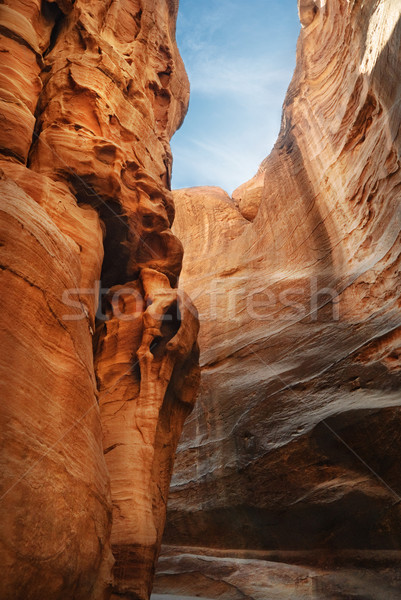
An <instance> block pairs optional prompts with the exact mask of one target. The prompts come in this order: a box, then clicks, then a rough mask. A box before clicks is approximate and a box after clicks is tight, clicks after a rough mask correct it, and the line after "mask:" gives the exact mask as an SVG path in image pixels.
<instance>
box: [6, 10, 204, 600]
mask: <svg viewBox="0 0 401 600" xmlns="http://www.w3.org/2000/svg"><path fill="white" fill-rule="evenodd" d="M177 6H178V3H177V2H176V1H174V0H160V1H158V2H153V1H152V0H121V1H119V2H93V1H88V0H76V1H75V2H74V1H72V0H71V1H70V0H57V1H56V2H54V1H46V0H44V1H42V2H41V1H40V0H21V1H20V0H6V1H5V2H2V3H1V5H0V19H1V26H0V44H1V47H0V49H1V56H2V60H1V65H0V78H1V79H0V85H1V95H0V103H1V105H0V111H1V123H2V127H1V131H0V168H1V181H0V185H1V193H2V241H1V264H2V290H3V291H2V298H3V300H2V307H3V309H2V335H3V334H4V335H3V338H2V350H3V352H2V358H1V363H0V366H1V372H2V377H1V379H2V386H3V387H4V392H3V397H4V401H3V403H2V408H1V411H2V417H1V419H2V425H3V428H2V435H1V445H2V453H1V471H2V484H1V485H2V487H1V494H0V496H1V500H0V508H1V518H2V527H1V534H0V551H1V559H0V560H1V564H2V577H1V581H0V596H1V598H2V599H4V600H6V599H11V598H12V599H13V600H16V599H18V598H21V599H22V598H24V599H28V598H29V599H32V600H34V599H35V600H36V599H38V600H39V599H40V600H43V599H44V598H46V600H56V599H59V600H66V599H67V598H68V599H72V598H74V599H77V600H78V599H82V600H89V599H94V600H95V599H100V598H103V597H109V595H110V593H111V589H109V591H107V592H105V590H106V588H107V587H108V586H109V583H110V582H111V581H113V585H112V589H113V594H114V592H115V593H116V594H118V597H119V598H122V597H127V598H140V599H143V600H145V599H147V598H148V597H149V593H150V586H151V579H152V572H153V568H154V562H155V559H156V556H157V553H158V548H159V545H160V540H161V535H162V530H163V525H164V518H165V510H166V497H167V492H168V486H169V481H170V476H171V472H172V465H173V459H174V452H175V446H176V444H177V440H178V437H179V434H180V431H181V428H182V425H183V421H184V419H185V417H186V416H187V415H188V413H189V412H190V410H191V407H192V404H193V400H194V395H195V392H196V388H197V383H198V367H197V346H196V335H197V329H198V324H197V317H196V311H195V310H194V309H193V307H192V305H191V303H190V301H189V300H188V299H187V298H185V296H184V295H183V294H182V293H179V292H177V289H176V285H177V279H178V276H179V273H180V270H181V261H182V246H181V244H180V242H179V240H178V239H177V238H176V237H175V236H174V235H173V234H172V233H171V230H170V226H171V224H172V221H173V218H174V205H173V202H172V197H171V193H170V192H169V186H170V171H171V153H170V148H169V139H170V137H171V135H172V134H173V133H174V131H175V130H176V128H177V127H178V126H179V125H180V123H181V121H182V119H183V117H184V115H185V112H186V108H187V103H188V95H189V92H188V82H187V78H186V74H185V70H184V67H183V64H182V61H181V58H180V56H179V54H178V51H177V48H176V44H175V38H174V36H175V19H176V13H177ZM99 296H100V298H101V302H100V304H101V308H102V310H100V311H98V313H97V316H98V317H99V318H98V319H97V318H96V311H97V306H98V298H99ZM99 407H100V408H99ZM102 437H103V441H102ZM102 445H103V447H102ZM103 448H104V453H105V457H104V455H103ZM112 552H113V554H114V557H115V560H116V562H115V565H114V569H113V574H112V572H111V569H112V565H113V560H114V559H113V556H112ZM112 597H114V595H112Z"/></svg>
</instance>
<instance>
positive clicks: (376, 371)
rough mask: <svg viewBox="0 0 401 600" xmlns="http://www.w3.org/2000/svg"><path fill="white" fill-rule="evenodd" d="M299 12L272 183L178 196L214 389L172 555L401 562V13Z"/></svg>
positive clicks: (380, 6)
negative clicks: (368, 553) (249, 552)
mask: <svg viewBox="0 0 401 600" xmlns="http://www.w3.org/2000/svg"><path fill="white" fill-rule="evenodd" d="M299 12H300V17H301V23H302V25H303V27H302V30H301V34H300V38H299V42H298V47H297V66H296V70H295V74H294V77H293V80H292V82H291V84H290V87H289V90H288V93H287V96H286V99H285V102H284V108H283V119H282V127H281V132H280V135H279V138H278V141H277V143H276V144H275V146H274V149H273V151H272V153H271V154H270V156H269V157H268V158H267V159H266V160H265V161H264V162H263V163H262V165H261V167H260V169H259V171H258V173H257V175H256V176H255V177H254V178H253V179H252V180H251V181H250V182H248V183H246V184H244V185H243V186H241V187H240V188H239V189H238V190H237V191H236V192H235V193H234V194H233V198H230V197H229V196H228V195H227V194H226V193H225V192H224V191H223V190H220V189H218V188H195V189H184V190H178V191H177V192H175V194H174V199H175V204H176V210H177V218H176V221H175V230H174V231H175V233H176V234H177V235H178V237H180V239H181V240H182V241H183V244H184V248H185V260H184V267H183V276H182V279H181V281H182V285H183V287H184V289H185V290H186V291H187V292H188V293H189V294H190V295H191V297H192V298H193V299H194V301H195V302H196V304H197V306H198V308H199V310H200V316H201V333H200V346H201V350H202V352H201V366H202V383H201V395H200V400H199V402H198V404H197V408H196V410H195V411H194V413H193V414H192V416H191V417H190V419H189V421H188V422H187V425H186V426H185V429H184V436H183V440H182V443H181V444H180V446H179V451H178V458H177V462H176V471H175V475H174V478H173V485H172V489H171V496H170V500H169V517H168V525H167V530H166V538H165V541H166V543H167V544H177V545H181V546H186V547H197V546H202V547H208V548H209V550H210V549H211V548H212V549H213V548H226V549H228V548H231V549H240V548H247V549H258V550H281V551H295V552H299V553H301V554H305V553H306V552H307V551H308V552H309V553H310V552H311V553H314V554H315V555H319V556H320V557H324V558H325V559H327V561H329V560H330V557H332V556H333V553H334V552H335V551H336V552H337V551H339V552H341V551H345V550H355V551H356V550H358V549H370V550H372V549H375V550H376V551H377V552H379V551H380V550H385V549H386V550H400V549H401V527H400V522H401V519H400V517H401V514H400V507H401V504H400V500H401V483H400V467H399V462H400V461H399V459H400V456H401V435H400V431H401V414H400V404H401V402H400V386H401V358H400V350H401V348H400V344H401V313H400V298H401V286H400V251H401V235H400V229H401V227H400V225H401V210H400V209H401V169H400V154H401V128H400V125H401V102H400V99H401V79H400V77H399V73H400V72H401V50H400V49H401V6H400V3H399V2H397V1H391V0H388V1H387V0H386V1H385V0H383V1H379V2H377V1H376V0H367V1H364V2H360V1H359V0H351V1H347V2H346V1H345V0H327V1H326V2H308V1H305V2H304V1H301V2H300V3H299ZM189 224H191V226H190V227H189ZM194 553H195V554H196V550H194ZM227 597H228V596H227ZM383 597H384V596H383Z"/></svg>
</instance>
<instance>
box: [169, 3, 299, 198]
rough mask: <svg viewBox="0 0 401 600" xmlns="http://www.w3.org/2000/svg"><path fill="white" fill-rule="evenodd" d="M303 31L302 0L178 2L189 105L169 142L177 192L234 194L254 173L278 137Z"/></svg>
mask: <svg viewBox="0 0 401 600" xmlns="http://www.w3.org/2000/svg"><path fill="white" fill-rule="evenodd" d="M299 30H300V24H299V20H298V13H297V1H296V0H248V1H247V2H244V0H180V8H179V13H178V21H177V42H178V46H179V49H180V52H181V55H182V57H183V60H184V63H185V66H186V69H187V72H188V76H189V80H190V82H191V100H190V105H189V111H188V114H187V116H186V119H185V121H184V124H183V126H182V127H181V129H180V130H179V131H178V132H177V133H176V134H175V136H174V137H173V139H172V142H171V147H172V151H173V156H174V166H173V181H172V187H173V188H182V187H190V186H196V185H218V186H220V187H222V188H224V189H225V190H227V191H228V192H229V193H231V192H232V191H233V190H234V189H235V188H236V187H237V186H238V185H240V184H241V183H244V182H245V181H247V180H248V179H249V178H250V177H252V175H254V174H255V172H256V171H257V168H258V166H259V164H260V162H261V161H262V160H263V159H264V158H265V157H266V156H267V155H268V154H269V152H270V150H271V148H272V146H273V144H274V142H275V140H276V138H277V134H278V131H279V127H280V118H281V107H282V103H283V100H284V96H285V92H286V90H287V88H288V85H289V83H290V80H291V77H292V73H293V71H294V68H295V48H296V42H297V38H298V34H299Z"/></svg>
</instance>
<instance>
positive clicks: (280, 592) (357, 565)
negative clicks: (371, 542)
mask: <svg viewBox="0 0 401 600" xmlns="http://www.w3.org/2000/svg"><path fill="white" fill-rule="evenodd" d="M201 551H203V550H201ZM229 552H230V551H227V553H229ZM223 554H224V551H221V556H210V555H205V554H189V553H185V549H184V548H183V549H181V550H180V549H169V550H165V554H164V555H162V556H161V558H160V561H159V565H158V569H157V573H156V580H155V587H154V593H153V594H152V596H151V600H173V599H174V600H195V599H196V600H206V599H208V600H384V599H385V600H399V599H400V597H401V596H400V590H401V571H400V569H399V564H400V559H401V553H399V552H381V553H380V554H377V553H376V554H374V553H369V552H361V553H360V554H359V555H358V554H353V558H352V560H350V559H349V556H346V555H345V554H344V555H342V556H340V555H339V556H337V557H336V560H335V563H334V564H332V565H331V566H330V567H329V566H326V567H325V566H324V564H322V561H323V563H324V559H323V557H321V558H320V561H319V558H318V557H316V556H315V557H313V556H305V554H303V555H297V553H294V554H293V556H292V557H288V559H291V560H292V563H291V564H290V563H288V562H283V561H277V560H267V559H263V558H258V559H256V558H238V557H230V556H223ZM275 558H277V557H275ZM283 560H284V557H283ZM319 562H320V564H319ZM295 563H296V564H295ZM310 563H314V564H310ZM372 565H374V567H372Z"/></svg>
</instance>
